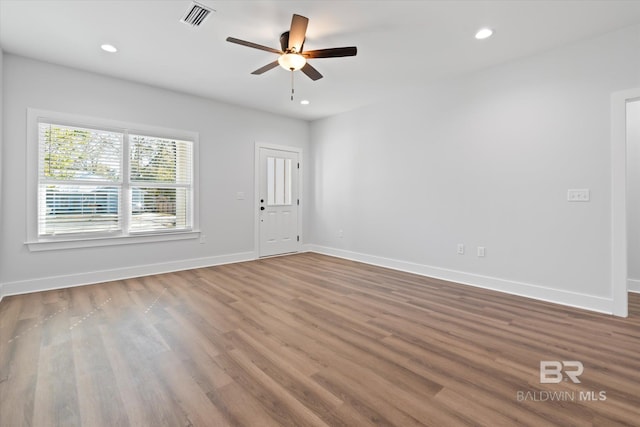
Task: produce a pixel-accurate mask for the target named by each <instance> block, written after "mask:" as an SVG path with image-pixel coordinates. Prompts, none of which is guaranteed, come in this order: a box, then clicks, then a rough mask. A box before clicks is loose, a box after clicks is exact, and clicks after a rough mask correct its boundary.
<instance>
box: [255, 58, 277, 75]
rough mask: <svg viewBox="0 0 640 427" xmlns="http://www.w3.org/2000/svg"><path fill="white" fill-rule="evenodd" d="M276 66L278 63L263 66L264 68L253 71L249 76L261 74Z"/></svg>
mask: <svg viewBox="0 0 640 427" xmlns="http://www.w3.org/2000/svg"><path fill="white" fill-rule="evenodd" d="M277 66H278V61H273V62H271V63H270V64H267V65H265V66H264V67H261V68H258V69H257V70H255V71H254V72H253V73H251V74H256V75H258V74H262V73H264V72H267V71H269V70H271V69H273V68H276V67H277Z"/></svg>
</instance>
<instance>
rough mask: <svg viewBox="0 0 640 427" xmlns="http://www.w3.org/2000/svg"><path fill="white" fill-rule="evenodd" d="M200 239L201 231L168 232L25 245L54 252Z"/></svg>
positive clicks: (32, 248) (34, 249)
mask: <svg viewBox="0 0 640 427" xmlns="http://www.w3.org/2000/svg"><path fill="white" fill-rule="evenodd" d="M199 237H200V232H199V231H180V232H166V233H157V234H140V235H136V234H130V235H128V236H120V235H118V236H114V237H103V238H96V237H90V238H85V239H81V240H77V239H69V240H63V239H60V240H41V241H38V242H26V243H25V245H27V247H28V248H29V250H30V251H31V252H40V251H52V250H62V249H74V248H91V247H96V246H115V245H129V244H140V243H152V242H168V241H175V240H188V239H197V238H199Z"/></svg>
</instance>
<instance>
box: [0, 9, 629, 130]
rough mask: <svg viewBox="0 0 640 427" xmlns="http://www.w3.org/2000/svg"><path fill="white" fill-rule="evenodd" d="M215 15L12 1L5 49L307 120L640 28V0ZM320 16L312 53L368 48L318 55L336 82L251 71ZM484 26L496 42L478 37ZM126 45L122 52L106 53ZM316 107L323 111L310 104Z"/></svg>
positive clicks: (3, 29) (3, 15) (0, 28)
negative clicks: (188, 19)
mask: <svg viewBox="0 0 640 427" xmlns="http://www.w3.org/2000/svg"><path fill="white" fill-rule="evenodd" d="M200 3H202V4H204V5H206V6H208V7H211V8H213V9H215V11H216V12H215V13H213V14H211V15H210V16H209V17H208V18H207V20H206V21H205V22H204V23H203V24H202V25H201V26H200V27H197V28H192V27H190V26H188V25H186V24H183V23H181V22H179V20H180V18H181V17H182V16H183V15H184V13H185V11H186V10H187V9H188V8H189V7H190V5H191V1H190V0H156V1H151V0H0V46H1V47H2V49H3V50H4V51H5V52H9V53H14V54H19V55H23V56H27V57H32V58H37V59H40V60H44V61H48V62H53V63H57V64H62V65H66V66H69V67H74V68H79V69H83V70H89V71H93V72H97V73H103V74H107V75H112V76H116V77H120V78H124V79H129V80H133V81H137V82H144V83H148V84H151V85H155V86H160V87H165V88H169V89H173V90H176V91H181V92H186V93H190V94H196V95H200V96H203V97H207V98H212V99H216V100H221V101H224V102H229V103H232V104H237V105H242V106H248V107H252V108H257V109H260V110H265V111H269V112H273V113H276V114H282V115H287V116H290V117H296V118H301V119H306V120H313V119H317V118H321V117H325V116H329V115H333V114H337V113H340V112H344V111H347V110H350V109H353V108H357V107H358V106H361V105H365V104H367V103H370V102H373V101H375V100H378V99H381V98H383V97H385V96H388V95H389V94H391V93H393V92H394V91H396V90H406V89H410V88H411V87H415V86H416V85H424V84H428V83H431V82H433V81H436V80H437V79H440V78H442V77H444V76H447V75H453V74H460V73H468V72H473V71H475V70H479V69H482V68H486V67H490V66H492V65H495V64H498V63H501V62H505V61H509V60H512V59H515V58H519V57H523V56H528V55H531V54H534V53H537V52H542V51H545V50H549V49H552V48H554V47H556V46H560V45H563V44H566V43H570V42H572V41H576V40H579V39H583V38H588V37H593V36H596V35H599V34H602V33H605V32H608V31H612V30H614V29H617V28H622V27H625V26H629V25H633V24H637V23H640V1H635V0H627V1H614V0H604V1H588V0H575V1H565V0H549V1H547V0H533V1H525V0H501V1H482V0H468V1H452V0H447V1H419V0H411V1H375V0H370V1H338V0H335V1H332V0H324V1H312V0H296V1H284V0H265V1H260V0H252V1H239V0H233V1H228V0H227V1H221V0H200ZM293 13H297V14H300V15H303V16H306V17H308V18H309V20H310V21H309V26H308V29H307V40H306V42H305V49H306V50H314V49H322V48H329V47H342V46H357V47H358V55H357V56H355V57H347V58H331V59H314V60H311V64H312V65H313V66H314V67H316V68H317V69H318V70H319V71H320V72H321V73H322V74H323V75H324V78H323V79H320V80H318V81H316V82H313V81H311V80H310V79H308V78H307V77H306V76H305V75H304V74H302V73H300V72H296V74H295V88H296V100H295V102H291V101H290V98H289V96H290V84H291V83H290V81H291V76H290V73H289V72H288V71H286V70H284V69H282V68H279V67H278V68H276V69H273V70H271V71H269V72H267V73H265V74H263V75H261V76H254V75H251V74H250V73H251V72H252V71H253V70H255V69H257V68H259V67H261V66H263V65H266V64H267V63H269V62H272V61H274V60H275V59H277V55H275V54H272V53H269V52H265V51H260V50H255V49H250V48H248V47H244V46H240V45H235V44H232V43H228V42H226V41H225V39H226V38H227V37H228V36H233V37H236V38H239V39H243V40H248V41H252V42H255V43H258V44H262V45H266V46H270V47H274V48H279V42H278V40H279V36H280V34H281V33H282V32H284V31H286V30H288V29H289V25H290V23H291V15H292V14H293ZM484 26H488V27H491V28H493V29H495V35H494V36H493V37H492V38H490V39H488V40H484V41H478V40H475V38H474V34H475V32H476V31H477V30H478V29H479V28H481V27H484ZM102 43H111V44H113V45H115V46H117V47H118V49H119V51H118V53H116V54H108V53H105V52H103V51H102V50H101V49H100V47H99V46H100V45H101V44H102ZM302 99H308V100H309V101H310V102H311V104H310V105H307V106H302V105H300V103H299V101H300V100H302Z"/></svg>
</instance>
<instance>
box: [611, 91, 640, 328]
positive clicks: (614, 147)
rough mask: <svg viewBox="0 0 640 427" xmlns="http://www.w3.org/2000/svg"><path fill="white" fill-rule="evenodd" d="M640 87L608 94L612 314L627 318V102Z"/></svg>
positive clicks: (636, 94)
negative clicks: (609, 112)
mask: <svg viewBox="0 0 640 427" xmlns="http://www.w3.org/2000/svg"><path fill="white" fill-rule="evenodd" d="M637 98H640V88H636V89H630V90H625V91H621V92H616V93H614V94H612V95H611V294H612V296H613V311H612V312H613V314H614V315H616V316H621V317H627V316H628V315H629V302H628V295H629V293H628V291H627V286H628V285H627V271H628V270H627V123H626V122H627V120H626V118H627V117H626V116H627V102H629V101H631V100H633V99H637Z"/></svg>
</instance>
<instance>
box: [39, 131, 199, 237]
mask: <svg viewBox="0 0 640 427" xmlns="http://www.w3.org/2000/svg"><path fill="white" fill-rule="evenodd" d="M38 142H39V145H38V151H39V165H38V235H39V236H40V237H47V236H58V235H79V234H82V233H89V234H90V237H91V235H96V234H97V233H120V234H122V235H127V234H129V233H145V232H154V233H156V232H160V231H180V230H191V228H192V207H191V206H192V204H193V166H192V165H193V141H185V140H178V139H170V138H160V137H155V136H148V135H139V134H129V133H128V131H126V130H122V131H117V130H116V131H114V130H103V129H92V128H90V127H78V126H69V125H65V124H56V123H49V122H44V121H43V122H39V123H38ZM125 153H126V155H127V156H128V158H125Z"/></svg>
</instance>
